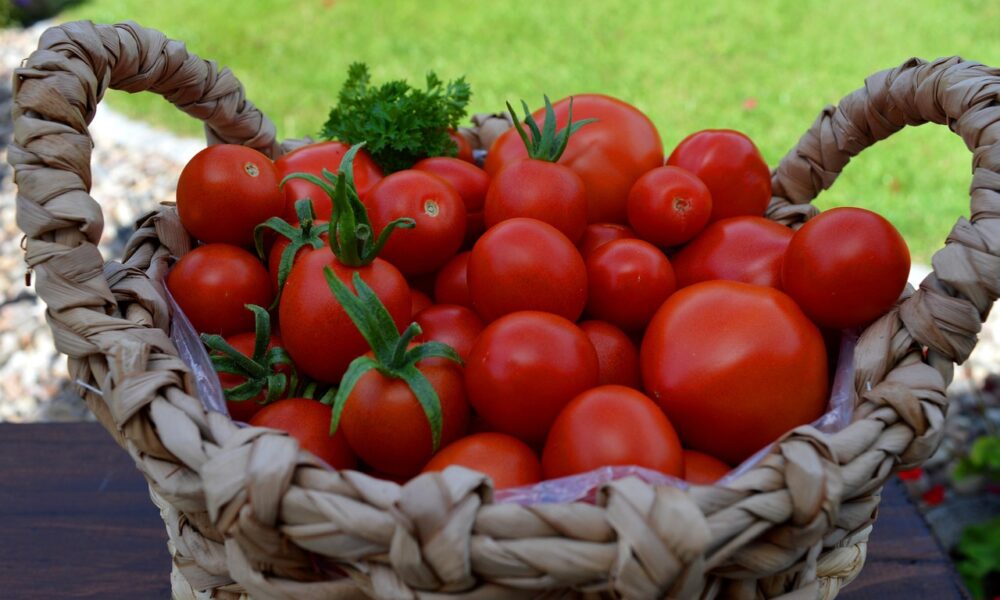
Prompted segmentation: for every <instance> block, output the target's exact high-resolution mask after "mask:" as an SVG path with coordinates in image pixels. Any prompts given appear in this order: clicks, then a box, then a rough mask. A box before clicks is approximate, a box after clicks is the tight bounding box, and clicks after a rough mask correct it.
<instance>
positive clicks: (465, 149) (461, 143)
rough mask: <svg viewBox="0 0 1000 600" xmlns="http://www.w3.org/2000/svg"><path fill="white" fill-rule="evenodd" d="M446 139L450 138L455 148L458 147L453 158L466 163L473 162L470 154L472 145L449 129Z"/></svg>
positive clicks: (459, 134) (462, 136)
mask: <svg viewBox="0 0 1000 600" xmlns="http://www.w3.org/2000/svg"><path fill="white" fill-rule="evenodd" d="M448 137H450V138H451V139H452V141H453V142H455V146H457V147H458V152H457V153H456V154H455V158H457V159H459V160H464V161H465V162H468V163H474V162H475V159H474V158H473V154H472V144H470V143H469V140H467V139H465V136H464V135H462V134H461V133H459V132H457V131H455V130H454V129H449V130H448ZM446 158H447V157H446Z"/></svg>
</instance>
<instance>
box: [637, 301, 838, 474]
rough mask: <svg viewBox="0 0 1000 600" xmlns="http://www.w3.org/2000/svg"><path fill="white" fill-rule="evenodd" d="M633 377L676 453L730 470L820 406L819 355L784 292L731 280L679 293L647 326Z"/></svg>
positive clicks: (814, 338) (813, 336) (822, 356)
mask: <svg viewBox="0 0 1000 600" xmlns="http://www.w3.org/2000/svg"><path fill="white" fill-rule="evenodd" d="M639 363H640V367H641V369H642V380H643V383H644V387H645V389H646V391H647V392H649V393H650V395H651V396H652V397H653V398H654V399H655V400H656V401H657V403H659V405H660V406H661V407H662V408H663V410H664V412H666V413H667V416H668V417H670V421H671V422H672V423H673V424H674V425H675V426H676V427H677V431H678V432H679V433H680V435H681V439H683V440H684V442H685V447H689V448H691V449H693V450H699V451H701V452H706V453H708V454H711V455H712V456H716V457H719V458H720V459H722V460H724V461H726V462H728V463H731V464H736V463H739V462H740V461H742V460H743V459H745V458H747V457H749V456H750V455H751V454H753V453H754V452H756V451H757V450H760V449H761V448H763V447H764V446H766V445H767V444H770V443H771V442H774V441H775V440H777V439H778V437H779V436H781V435H782V434H783V433H785V432H786V431H788V430H789V429H792V428H793V427H796V426H798V425H804V424H806V423H809V422H811V421H813V420H815V419H816V418H818V417H819V416H820V415H821V414H823V411H824V408H825V407H826V403H827V398H828V391H827V372H826V349H825V347H824V343H823V336H822V335H821V334H820V332H819V329H817V328H816V326H815V325H813V323H812V322H811V321H809V319H808V318H807V317H806V316H805V314H803V313H802V310H801V309H799V307H798V306H797V305H796V304H795V302H794V301H793V300H792V299H791V298H789V297H788V296H787V295H785V294H783V293H782V292H779V291H778V290H775V289H773V288H767V287H761V286H756V285H748V284H745V283H737V282H733V281H706V282H703V283H699V284H696V285H693V286H690V287H687V288H684V289H682V290H679V291H678V292H677V293H675V294H674V295H673V296H671V297H670V299H668V300H667V301H666V302H665V303H664V304H663V306H662V307H661V308H660V310H659V311H657V313H656V315H655V316H654V317H653V320H652V321H651V322H650V323H649V327H648V329H647V330H646V336H645V338H644V339H643V341H642V349H641V350H640V353H639Z"/></svg>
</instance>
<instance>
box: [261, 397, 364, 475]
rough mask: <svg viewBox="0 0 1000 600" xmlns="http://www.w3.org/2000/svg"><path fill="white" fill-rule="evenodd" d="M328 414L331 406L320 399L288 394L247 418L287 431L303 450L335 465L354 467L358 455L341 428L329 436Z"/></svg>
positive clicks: (337, 467)
mask: <svg viewBox="0 0 1000 600" xmlns="http://www.w3.org/2000/svg"><path fill="white" fill-rule="evenodd" d="M331 416H332V411H331V409H330V407H329V406H327V405H326V404H323V403H322V402H318V401H316V400H310V399H308V398H288V399H287V400H279V401H277V402H275V403H274V404H269V405H267V406H265V407H264V408H263V410H261V411H260V412H258V413H257V414H256V415H254V417H253V418H252V419H250V424H251V425H253V426H254V427H269V428H271V429H280V430H282V431H285V432H287V433H288V434H289V435H291V436H292V437H294V438H295V439H297V440H298V441H299V445H301V446H302V449H303V450H308V451H309V452H312V453H313V454H315V455H316V456H318V457H319V458H321V459H323V460H324V461H326V463H327V464H328V465H330V466H331V467H333V468H334V469H354V468H355V467H357V459H355V458H354V453H353V452H351V449H350V447H348V445H347V440H346V439H345V438H344V434H343V432H340V431H338V432H337V433H336V435H334V436H333V437H331V436H330V418H331Z"/></svg>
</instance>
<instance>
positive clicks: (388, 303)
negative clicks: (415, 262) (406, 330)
mask: <svg viewBox="0 0 1000 600" xmlns="http://www.w3.org/2000/svg"><path fill="white" fill-rule="evenodd" d="M327 266H329V267H330V268H332V269H333V271H334V273H335V274H336V275H337V277H338V278H339V279H340V280H341V281H343V282H344V283H345V284H346V285H347V286H348V287H349V288H350V289H351V290H354V284H353V283H352V282H351V278H352V277H353V274H354V272H355V271H357V272H358V273H360V274H361V278H362V280H364V282H365V283H366V284H368V285H369V286H371V288H372V289H373V290H374V291H375V295H376V296H378V297H379V300H381V302H382V304H384V305H385V307H386V309H387V310H388V311H389V314H390V315H392V320H393V322H395V323H396V327H398V328H400V329H402V328H403V327H404V326H405V325H406V324H408V323H409V322H410V315H411V311H412V307H413V306H412V298H411V296H410V288H409V286H408V285H407V284H406V279H404V278H403V276H402V275H401V274H400V272H399V271H398V270H397V269H396V268H395V267H393V266H392V265H391V264H389V263H387V262H386V261H384V260H382V259H380V258H376V259H375V261H374V262H372V263H371V264H370V265H366V266H363V267H357V268H354V267H346V266H344V265H342V264H341V263H340V261H338V260H337V258H336V257H335V256H334V255H333V252H332V251H331V250H330V249H329V247H326V248H320V249H318V250H316V251H315V252H310V253H308V254H306V255H304V256H303V257H302V258H300V259H299V260H298V262H296V263H295V266H294V267H292V272H291V273H289V275H288V281H286V282H285V291H284V292H283V293H282V295H281V303H280V304H279V305H278V319H279V320H280V322H281V338H282V340H283V341H284V342H285V350H287V351H288V353H289V354H290V355H291V357H292V360H293V361H294V362H295V365H296V366H297V367H298V368H299V370H300V371H301V372H303V373H305V374H306V375H308V376H309V377H312V378H313V379H316V380H318V381H322V382H324V383H332V384H338V383H340V378H341V376H343V374H344V371H345V370H346V369H347V366H348V365H349V364H350V363H351V361H352V360H354V359H355V358H357V357H358V356H360V355H362V354H364V353H365V352H367V351H368V348H369V346H368V343H367V342H366V341H365V339H364V338H363V337H362V336H361V333H359V332H358V329H357V327H355V326H354V323H353V322H352V321H351V319H350V318H349V317H348V316H347V313H345V312H344V308H343V307H342V306H341V305H340V302H338V301H337V299H336V298H335V297H334V295H333V292H331V291H330V288H329V286H328V284H327V282H326V278H325V277H324V275H323V268H324V267H327ZM248 312H249V311H248Z"/></svg>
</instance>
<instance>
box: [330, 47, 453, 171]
mask: <svg viewBox="0 0 1000 600" xmlns="http://www.w3.org/2000/svg"><path fill="white" fill-rule="evenodd" d="M471 95H472V91H471V89H470V88H469V84H468V83H466V82H465V78H464V77H459V78H458V79H456V80H454V81H449V82H448V84H447V85H445V84H444V82H442V81H441V79H439V78H438V76H437V75H435V74H434V73H428V74H427V89H426V90H420V89H416V88H413V87H410V85H409V84H408V83H406V81H404V80H396V81H390V82H388V83H384V84H382V85H380V86H377V87H375V86H372V85H371V73H369V71H368V66H367V65H365V64H363V63H353V64H352V65H351V66H350V68H349V69H348V75H347V81H346V82H345V83H344V87H342V88H340V94H339V96H338V104H337V106H335V107H334V108H333V110H331V111H330V116H329V118H328V119H327V121H326V124H325V125H324V126H323V132H322V133H321V134H320V135H321V136H322V137H324V138H326V139H336V140H340V141H342V142H346V143H348V144H352V145H353V144H360V143H365V144H366V145H367V150H368V152H369V153H371V155H372V158H373V159H374V160H375V162H376V163H378V165H379V166H380V167H382V170H383V171H384V172H386V173H392V172H395V171H401V170H403V169H408V168H409V167H411V166H412V165H413V163H415V162H417V161H418V160H420V159H422V158H425V157H428V156H455V153H456V151H457V148H456V147H455V143H454V142H453V141H452V140H451V138H450V137H449V136H448V128H449V127H451V128H455V127H458V124H459V122H460V121H461V120H462V118H463V117H464V116H465V107H466V105H467V104H468V103H469V98H470V97H471Z"/></svg>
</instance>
